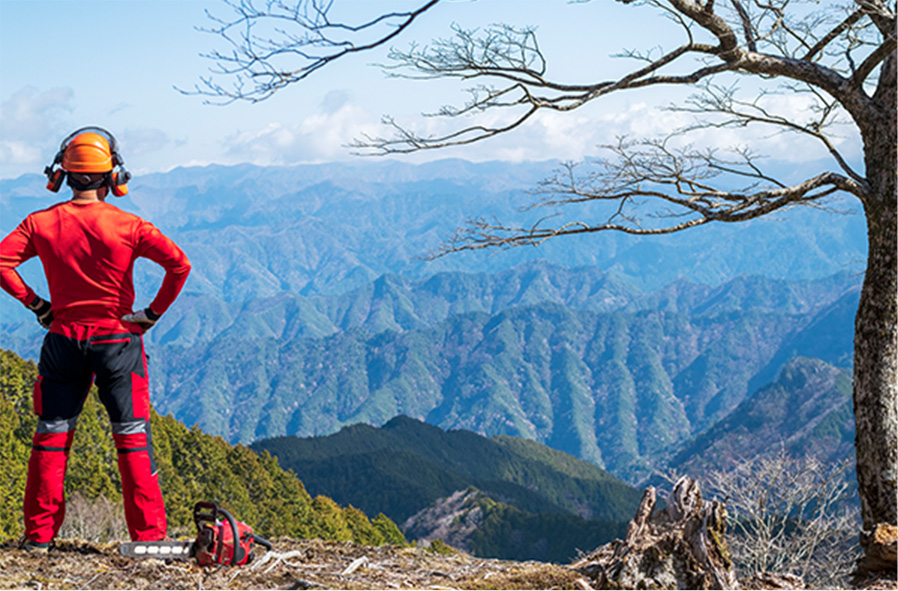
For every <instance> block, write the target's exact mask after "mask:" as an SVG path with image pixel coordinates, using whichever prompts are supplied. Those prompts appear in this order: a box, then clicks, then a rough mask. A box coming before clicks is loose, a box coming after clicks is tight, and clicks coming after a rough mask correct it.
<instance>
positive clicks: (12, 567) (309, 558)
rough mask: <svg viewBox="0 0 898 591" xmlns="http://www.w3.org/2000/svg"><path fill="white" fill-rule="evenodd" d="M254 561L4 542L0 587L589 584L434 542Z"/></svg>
mask: <svg viewBox="0 0 898 591" xmlns="http://www.w3.org/2000/svg"><path fill="white" fill-rule="evenodd" d="M273 543H274V548H273V550H272V551H271V552H270V553H266V552H265V551H264V550H261V551H260V553H259V555H258V556H257V557H256V559H255V560H254V561H253V562H252V563H251V564H249V565H246V566H241V567H230V568H225V567H219V568H213V567H205V568H204V567H200V566H199V565H197V564H196V562H194V561H162V560H156V559H149V560H133V559H129V558H125V557H122V556H119V555H118V552H117V549H116V546H115V545H98V544H89V543H85V542H72V541H58V542H57V543H56V545H55V547H53V548H51V549H50V552H49V553H48V554H46V555H35V554H31V553H26V552H24V551H23V550H20V549H18V548H17V547H16V544H14V543H7V544H4V545H3V546H2V547H0V588H2V589H425V588H426V589H588V588H590V587H589V583H588V582H587V581H586V579H585V578H584V576H583V575H582V574H579V573H577V572H575V571H574V570H572V569H570V568H568V567H565V566H562V565H553V564H544V563H539V562H514V561H502V560H485V559H481V558H475V557H473V556H470V555H467V554H464V553H460V552H452V551H450V553H447V554H440V553H437V552H434V551H432V550H431V549H429V548H405V547H398V546H380V547H371V546H362V545H358V544H354V543H351V542H331V541H322V540H291V539H279V540H273Z"/></svg>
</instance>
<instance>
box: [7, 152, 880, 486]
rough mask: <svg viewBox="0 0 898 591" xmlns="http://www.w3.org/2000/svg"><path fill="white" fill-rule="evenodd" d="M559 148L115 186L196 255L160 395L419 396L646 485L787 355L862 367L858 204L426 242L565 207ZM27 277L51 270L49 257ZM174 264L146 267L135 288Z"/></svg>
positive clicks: (225, 398) (386, 403) (12, 306)
mask: <svg viewBox="0 0 898 591" xmlns="http://www.w3.org/2000/svg"><path fill="white" fill-rule="evenodd" d="M554 166H555V164H554V163H551V162H546V163H527V164H508V163H482V164H472V163H467V162H463V161H457V160H448V161H440V162H435V163H431V164H427V165H420V166H413V165H407V164H401V163H395V162H365V163H361V164H356V165H343V164H339V165H337V164H330V165H309V166H297V167H290V168H259V167H254V166H235V167H217V166H212V167H205V168H191V169H176V170H173V171H171V172H168V173H164V174H152V175H146V176H143V177H140V178H138V179H135V181H134V182H133V183H132V192H131V195H130V196H129V197H128V198H127V199H124V200H120V201H115V203H116V204H117V205H119V206H121V207H123V208H124V209H129V210H132V211H135V212H137V213H139V214H141V215H143V216H145V217H147V218H148V219H150V220H151V221H153V222H154V223H155V224H156V225H158V226H159V227H160V228H161V229H162V230H163V231H164V232H166V233H167V234H168V235H170V236H172V237H173V238H174V239H175V240H176V241H177V242H178V243H179V244H180V245H181V246H182V247H183V248H184V249H185V251H186V252H187V253H188V255H189V256H190V258H191V260H192V262H193V265H194V271H193V274H192V275H191V278H190V280H189V282H188V284H187V286H186V288H185V291H184V294H183V296H182V298H181V299H180V300H179V301H178V302H177V303H176V305H175V306H174V307H173V308H172V310H171V311H170V312H169V313H168V314H166V316H165V317H164V318H163V320H162V321H161V322H160V323H159V325H158V326H157V327H156V328H154V329H153V330H152V331H151V332H150V333H148V335H147V339H146V340H147V344H148V350H149V352H150V355H151V364H152V366H153V367H152V369H151V372H152V376H153V377H152V382H151V383H152V385H153V397H154V401H155V405H156V408H157V409H158V410H159V412H161V413H163V414H164V413H172V414H173V415H174V416H175V417H176V418H178V419H179V420H180V421H182V422H185V423H186V424H188V425H190V424H193V423H196V424H198V425H199V426H201V427H202V428H203V429H204V430H206V431H208V432H210V433H214V434H220V435H223V436H224V437H225V438H227V439H229V440H230V441H241V442H251V441H255V440H257V439H260V438H265V437H273V436H280V435H300V436H310V435H327V434H331V433H334V432H336V431H338V430H339V429H340V428H341V427H342V426H345V425H349V424H352V423H355V422H368V423H371V424H374V425H382V424H384V423H386V422H387V421H389V420H390V419H391V418H393V417H394V416H396V415H399V414H406V415H408V416H410V417H413V418H416V419H420V420H425V421H427V422H428V423H431V424H434V425H437V426H439V427H441V428H443V429H458V428H464V429H470V430H472V431H475V432H478V433H483V434H485V435H489V436H493V435H500V434H507V435H517V436H521V437H526V438H531V439H535V440H537V441H540V442H542V443H545V444H547V445H549V446H551V447H553V448H556V449H559V450H562V451H566V452H569V453H571V454H573V455H576V456H577V457H580V458H583V459H586V460H588V461H590V462H593V463H595V464H597V465H598V466H602V467H605V468H607V469H608V470H610V471H611V472H612V473H614V474H615V475H616V476H618V477H621V478H624V479H626V480H629V481H631V482H638V481H639V480H641V479H642V478H644V477H646V476H647V475H648V474H649V473H650V471H651V469H652V467H653V465H654V464H655V463H656V462H659V461H661V460H662V459H664V458H669V457H670V456H672V455H674V454H676V453H678V452H679V450H680V449H681V446H683V445H686V444H687V443H688V442H689V441H691V440H692V438H693V437H695V436H698V435H700V434H701V433H702V432H704V431H705V430H707V429H709V428H712V427H714V425H715V424H716V423H717V422H718V421H720V420H723V419H725V418H727V417H728V415H729V413H731V412H732V411H733V410H734V409H736V408H738V406H739V405H740V404H742V403H744V401H745V400H746V398H747V397H748V396H750V395H752V394H753V393H754V392H756V391H758V390H759V389H761V388H763V387H764V386H767V385H768V384H770V383H772V382H774V381H775V380H776V379H777V377H778V375H779V372H780V369H781V368H782V367H783V366H784V365H786V364H788V363H789V362H790V361H791V360H792V359H794V358H795V357H797V356H804V357H808V358H818V359H821V360H822V361H824V362H826V363H827V364H831V365H832V366H834V367H836V368H846V367H848V365H850V360H851V347H852V345H851V341H852V331H853V315H854V310H855V308H856V304H857V297H858V291H857V288H858V285H859V283H860V280H861V274H860V272H862V270H863V266H864V262H863V261H864V259H865V240H864V235H865V232H864V227H863V218H862V217H861V216H857V215H844V216H841V215H834V214H830V213H826V212H821V211H816V210H811V209H803V210H795V211H790V212H785V213H782V214H779V215H778V216H776V217H775V218H774V219H770V220H756V221H753V222H750V223H746V224H740V225H734V226H719V227H713V226H711V227H706V228H700V229H695V230H692V231H689V232H685V233H682V234H677V235H670V236H658V237H651V238H638V237H632V236H625V235H620V234H611V233H603V234H599V235H596V236H591V237H584V238H580V239H565V240H556V241H550V242H548V243H546V244H544V245H542V246H540V247H539V248H518V249H513V250H510V251H505V252H500V253H496V254H492V255H490V254H487V253H467V254H461V255H457V256H449V257H444V258H441V259H438V260H436V261H425V260H422V259H421V258H417V257H421V256H422V255H425V254H427V253H428V252H430V251H431V250H432V249H434V248H435V247H436V245H437V244H438V243H439V241H440V240H441V239H442V238H444V237H445V236H447V235H449V234H451V232H452V231H453V230H454V229H455V228H456V227H458V226H459V225H460V224H461V223H463V220H464V219H465V218H467V217H474V216H485V217H489V216H493V215H495V216H496V217H498V218H500V219H504V220H512V219H524V220H526V219H530V220H533V219H535V216H542V215H545V214H546V213H551V212H545V211H542V212H529V213H525V214H521V213H519V212H518V209H519V208H521V207H522V206H525V205H527V204H530V203H532V202H533V201H534V200H535V199H536V198H535V197H534V196H533V195H531V194H528V190H530V189H532V188H533V187H534V186H535V184H536V183H537V182H538V181H539V180H540V179H541V178H543V177H545V176H546V175H547V174H548V173H549V172H550V171H551V170H552V168H553V167H554ZM43 185H44V181H43V179H42V178H41V177H39V176H37V175H26V176H23V177H20V178H18V179H14V180H3V181H0V205H2V208H3V216H2V219H0V230H2V231H3V232H4V233H6V232H8V231H10V230H11V229H12V227H13V226H14V224H15V223H17V222H18V220H19V219H21V218H22V217H24V215H26V214H27V213H28V212H30V211H33V210H35V209H39V208H41V207H44V206H47V205H49V204H51V203H52V202H53V201H54V198H53V197H52V196H50V194H49V193H47V192H46V190H45V189H44V187H43ZM843 206H844V207H847V206H846V205H844V204H843ZM520 216H523V217H520ZM528 216H529V217H528ZM23 275H24V276H25V277H26V278H27V279H28V280H29V281H31V282H33V284H34V285H35V286H41V285H42V281H41V280H40V279H39V276H40V268H39V265H38V264H37V263H36V262H30V263H28V264H26V265H24V266H23ZM160 276H161V273H160V271H159V269H158V268H156V267H155V266H154V265H152V264H151V263H146V264H141V265H139V266H138V269H137V287H138V294H139V295H138V305H143V304H145V303H146V302H148V301H149V299H150V298H151V297H152V294H153V292H154V291H155V286H156V285H158V281H159V278H160ZM0 309H2V332H0V334H2V340H3V344H4V346H6V347H8V348H11V349H13V350H15V351H16V352H18V353H20V354H21V355H23V356H25V357H28V358H32V359H34V358H36V356H37V352H38V350H39V345H40V339H41V336H42V333H41V331H40V330H39V327H38V326H37V324H36V323H35V322H34V319H33V318H32V317H31V315H30V313H28V312H27V311H26V310H24V309H23V308H22V307H21V306H18V305H17V304H16V302H14V301H12V300H11V299H9V298H7V299H4V300H3V301H2V303H0Z"/></svg>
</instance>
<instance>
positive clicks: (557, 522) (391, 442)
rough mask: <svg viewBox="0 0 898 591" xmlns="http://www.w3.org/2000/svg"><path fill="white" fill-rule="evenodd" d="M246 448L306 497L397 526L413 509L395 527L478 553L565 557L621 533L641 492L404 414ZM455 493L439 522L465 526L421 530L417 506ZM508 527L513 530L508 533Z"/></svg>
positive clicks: (557, 456) (581, 466) (561, 460)
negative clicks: (262, 455)
mask: <svg viewBox="0 0 898 591" xmlns="http://www.w3.org/2000/svg"><path fill="white" fill-rule="evenodd" d="M251 449H254V450H256V451H258V452H268V453H270V454H272V455H273V456H275V457H277V459H278V462H279V464H280V465H281V466H283V467H284V468H287V469H290V470H292V471H293V472H295V473H296V474H297V475H299V476H300V477H301V478H302V480H303V482H304V483H305V485H306V486H307V487H308V489H309V491H310V492H311V494H325V495H327V496H328V497H330V498H333V499H334V500H335V501H337V502H338V503H341V504H346V505H351V506H353V507H358V508H360V509H361V510H362V511H368V510H369V509H368V508H372V507H377V508H378V509H377V511H379V512H383V513H384V514H385V515H387V516H388V517H390V518H391V519H392V520H393V521H396V522H397V523H401V522H404V521H406V520H408V518H410V517H412V516H416V519H415V520H413V521H409V522H407V523H406V524H405V525H406V526H407V527H412V528H413V530H412V531H413V532H414V537H416V538H421V537H425V539H428V540H429V539H432V538H433V537H439V536H447V540H452V541H453V542H454V543H456V544H458V545H459V547H461V548H462V549H466V550H469V551H473V552H476V553H477V555H478V556H485V557H496V558H515V559H521V560H524V559H540V560H555V561H563V560H570V559H572V558H574V557H575V555H576V550H577V549H583V548H584V547H586V546H589V547H592V546H597V545H599V544H602V543H605V542H608V541H610V540H611V539H614V538H615V537H618V536H620V535H622V533H623V531H624V529H625V527H626V523H627V521H628V520H629V519H630V518H631V517H632V514H633V512H634V511H635V509H636V507H637V506H638V504H639V500H640V498H641V493H640V491H638V490H636V489H634V488H633V487H631V486H629V485H628V484H626V483H624V482H622V481H620V480H618V479H617V478H614V477H613V476H611V475H610V474H608V473H607V472H605V471H604V470H601V469H600V468H598V467H597V466H594V465H592V464H590V463H588V462H584V461H582V460H579V459H577V458H575V457H573V456H570V455H568V454H565V453H562V452H559V451H556V450H553V449H551V448H549V447H546V446H544V445H541V444H539V443H536V442H533V441H528V440H524V439H519V438H515V437H507V436H498V437H492V438H486V437H483V436H481V435H478V434H476V433H473V432H470V431H465V430H451V431H443V430H442V429H439V428H437V427H434V426H432V425H428V424H426V423H423V422H421V421H417V420H414V419H410V418H408V417H405V416H398V417H395V418H394V419H392V420H390V421H389V422H387V423H386V424H385V425H383V427H380V428H375V427H371V426H369V425H363V424H359V425H352V426H349V427H344V428H343V429H341V430H340V431H339V432H337V433H335V434H333V435H329V436H326V437H314V438H298V437H278V438H274V439H267V440H262V441H258V442H256V443H254V444H252V445H251ZM462 491H468V492H467V493H464V494H465V496H464V499H465V502H464V504H463V507H460V508H459V513H458V515H455V517H452V516H449V517H448V519H449V521H450V522H453V521H454V520H455V519H456V518H457V519H467V520H468V524H469V527H467V528H463V529H466V530H467V533H466V534H465V535H464V536H457V535H455V534H454V533H453V532H454V531H455V528H454V527H453V528H451V529H452V532H450V531H442V532H441V533H439V534H437V533H434V534H428V532H429V531H430V529H431V528H432V527H434V526H433V525H429V524H428V519H427V518H425V517H424V516H423V515H424V513H425V512H426V510H427V509H431V508H433V507H436V506H441V505H442V506H443V507H445V499H446V498H447V497H456V498H457V497H458V495H459V494H461V493H462ZM444 511H445V510H444ZM472 511H473V513H472ZM511 530H515V531H517V532H518V533H517V534H515V535H514V536H511V537H509V531H511ZM502 532H504V534H503V533H502ZM409 535H411V534H409ZM512 538H513V539H512ZM515 540H517V541H515ZM523 540H529V542H526V543H525V542H524V541H523ZM444 541H446V540H444Z"/></svg>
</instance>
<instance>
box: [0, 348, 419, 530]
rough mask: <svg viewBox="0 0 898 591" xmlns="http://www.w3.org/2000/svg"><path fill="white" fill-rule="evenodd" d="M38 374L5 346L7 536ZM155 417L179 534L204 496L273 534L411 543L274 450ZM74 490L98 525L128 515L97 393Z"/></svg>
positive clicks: (81, 442) (17, 511)
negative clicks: (316, 487) (315, 489)
mask: <svg viewBox="0 0 898 591" xmlns="http://www.w3.org/2000/svg"><path fill="white" fill-rule="evenodd" d="M36 375H37V368H36V366H35V365H34V364H33V363H31V362H27V361H24V360H22V359H21V358H20V357H18V356H17V355H15V354H14V353H12V352H10V351H6V350H0V482H3V486H2V487H0V494H2V496H0V539H6V538H15V537H17V536H20V535H21V534H22V523H21V522H22V517H21V505H22V495H23V492H24V489H25V478H26V473H27V464H28V457H29V453H30V448H31V445H30V443H31V436H32V434H33V433H34V427H35V424H36V421H37V417H36V415H34V414H33V413H32V412H31V389H32V384H33V383H34V380H35V377H36ZM151 423H152V432H153V443H154V446H155V452H156V462H157V465H158V467H159V471H160V476H161V484H162V492H163V495H164V497H165V501H166V508H167V513H168V518H169V533H170V534H171V535H188V536H192V535H193V534H194V533H195V532H194V530H195V526H194V525H193V519H192V509H193V505H194V503H196V502H197V501H200V500H204V501H213V502H216V503H218V504H220V505H221V506H222V507H225V508H226V509H228V510H229V511H230V512H232V513H233V514H234V515H235V516H237V517H238V518H239V519H240V520H242V521H245V522H247V523H249V524H250V525H252V526H253V527H254V529H255V530H256V531H257V532H258V533H259V534H261V535H263V536H266V537H269V536H270V537H276V536H291V537H295V538H324V539H332V540H354V541H356V542H360V543H364V544H371V545H377V544H383V543H399V544H402V543H405V538H404V537H403V535H402V533H401V532H400V531H399V529H398V527H397V526H396V524H395V523H393V522H392V521H390V520H389V519H388V518H387V517H385V516H384V515H382V514H379V515H377V516H376V517H375V518H373V519H369V518H368V517H367V516H365V514H364V513H362V512H361V511H360V510H358V509H355V508H353V507H340V506H339V505H338V504H337V503H335V502H334V501H333V500H331V499H330V498H327V497H324V496H316V497H314V498H313V497H312V496H311V495H309V493H308V492H307V491H306V489H305V487H304V486H303V484H302V482H300V480H299V479H298V478H297V477H296V476H295V475H294V474H292V473H290V472H287V471H285V470H283V469H282V468H281V467H280V466H279V465H278V462H277V460H276V459H274V458H272V457H271V456H270V455H268V454H262V455H258V454H256V453H255V452H253V451H252V450H250V449H248V448H247V447H244V446H242V445H236V446H232V445H230V444H228V443H227V442H225V441H224V440H223V439H221V438H220V437H213V436H210V435H207V434H205V433H203V432H202V431H200V430H199V429H198V428H196V427H193V428H190V429H188V428H187V427H185V426H184V425H182V424H181V423H179V422H178V421H176V420H174V419H173V418H171V417H163V416H160V415H158V414H156V413H155V412H153V415H152V419H151ZM66 495H67V497H68V498H69V499H72V500H74V499H76V498H79V497H80V499H83V500H84V501H85V502H87V503H88V504H91V503H93V504H94V505H93V506H94V507H95V508H101V511H96V510H95V511H92V512H91V511H89V510H88V511H86V515H85V517H84V518H85V519H86V520H88V521H92V522H99V521H101V520H102V519H108V516H104V515H103V512H104V511H110V510H111V511H118V510H119V507H120V504H121V483H120V480H119V476H118V471H117V467H116V460H115V447H114V445H113V441H112V436H111V435H110V432H109V421H108V418H107V416H106V412H105V410H104V409H103V408H102V406H101V405H100V403H99V401H98V400H97V397H96V395H95V394H94V393H91V394H90V395H89V396H88V399H87V402H86V404H85V406H84V411H83V412H82V414H81V417H80V420H79V422H78V430H77V432H76V435H75V442H74V446H73V448H72V451H71V456H70V459H69V465H68V472H67V475H66ZM71 519H72V516H71V515H70V518H69V520H70V521H71ZM90 525H93V526H94V527H95V526H96V525H97V524H96V523H93V524H87V526H90ZM117 534H118V535H121V531H117V530H115V529H114V528H112V529H110V530H107V531H101V532H100V533H99V536H98V537H100V538H103V539H108V538H110V537H114V536H116V535H117ZM125 535H127V534H126V533H125Z"/></svg>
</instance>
